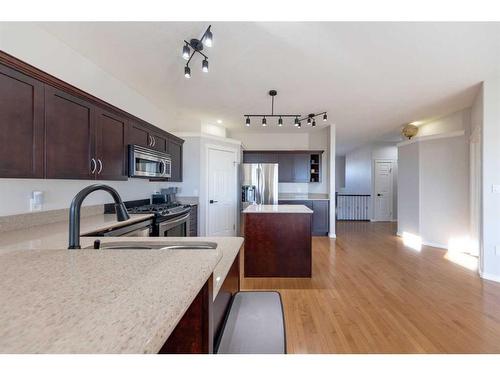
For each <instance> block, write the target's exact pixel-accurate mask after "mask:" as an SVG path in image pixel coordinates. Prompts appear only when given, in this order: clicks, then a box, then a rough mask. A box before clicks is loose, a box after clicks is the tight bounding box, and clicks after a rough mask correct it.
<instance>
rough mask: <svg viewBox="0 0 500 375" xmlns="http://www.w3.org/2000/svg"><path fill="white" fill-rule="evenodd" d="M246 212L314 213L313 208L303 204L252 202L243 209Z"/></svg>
mask: <svg viewBox="0 0 500 375" xmlns="http://www.w3.org/2000/svg"><path fill="white" fill-rule="evenodd" d="M243 213H244V214H268V213H277V214H312V213H313V210H311V209H310V208H307V207H306V206H304V205H302V204H251V205H250V206H248V207H247V208H245V209H244V210H243Z"/></svg>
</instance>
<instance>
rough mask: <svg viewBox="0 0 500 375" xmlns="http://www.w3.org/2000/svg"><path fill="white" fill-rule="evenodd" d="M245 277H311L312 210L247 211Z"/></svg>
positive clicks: (245, 218) (245, 216) (245, 217)
mask: <svg viewBox="0 0 500 375" xmlns="http://www.w3.org/2000/svg"><path fill="white" fill-rule="evenodd" d="M244 220H245V226H244V228H245V252H244V254H245V255H244V257H245V262H244V273H245V277H311V261H312V260H311V227H312V223H311V222H312V214H309V213H246V214H245V215H244Z"/></svg>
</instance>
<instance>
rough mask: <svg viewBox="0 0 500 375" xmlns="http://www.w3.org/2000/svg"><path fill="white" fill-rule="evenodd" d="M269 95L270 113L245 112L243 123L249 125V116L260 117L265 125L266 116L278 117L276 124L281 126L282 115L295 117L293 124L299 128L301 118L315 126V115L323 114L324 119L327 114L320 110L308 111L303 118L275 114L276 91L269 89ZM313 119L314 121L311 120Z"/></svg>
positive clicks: (283, 115)
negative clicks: (315, 111) (318, 111)
mask: <svg viewBox="0 0 500 375" xmlns="http://www.w3.org/2000/svg"><path fill="white" fill-rule="evenodd" d="M268 94H269V96H270V97H271V114H267V115H256V114H254V115H250V114H247V115H243V116H244V117H246V120H245V125H246V126H249V125H250V117H262V126H266V125H267V120H266V117H278V126H280V127H281V126H283V118H284V117H295V120H294V125H295V126H296V127H299V128H300V126H301V125H300V122H301V121H302V120H306V119H307V123H308V124H309V125H311V122H312V126H316V120H315V117H316V116H321V115H322V116H323V121H326V119H327V115H326V112H320V113H316V114H314V113H310V114H309V115H307V117H304V118H300V117H301V116H302V115H297V114H295V115H292V114H275V113H274V97H275V96H276V95H278V91H276V90H270V91H269V92H268ZM313 120H314V121H313Z"/></svg>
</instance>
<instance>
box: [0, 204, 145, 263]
mask: <svg viewBox="0 0 500 375" xmlns="http://www.w3.org/2000/svg"><path fill="white" fill-rule="evenodd" d="M151 217H153V215H152V214H144V215H142V214H140V215H130V220H127V221H121V222H119V221H117V220H116V215H115V214H99V215H92V216H87V217H82V218H81V223H80V225H81V227H80V233H81V234H82V235H85V234H86V233H92V232H95V231H100V230H105V229H108V228H118V227H121V226H124V225H129V224H132V223H136V222H139V221H143V220H147V219H148V218H151ZM68 233H69V218H68V219H66V220H64V221H59V222H56V223H50V224H43V225H37V226H33V227H30V228H27V229H18V230H11V231H7V232H3V233H0V254H1V253H4V252H8V251H12V250H35V249H38V250H39V249H63V248H65V247H67V246H68Z"/></svg>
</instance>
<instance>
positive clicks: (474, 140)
mask: <svg viewBox="0 0 500 375" xmlns="http://www.w3.org/2000/svg"><path fill="white" fill-rule="evenodd" d="M481 138H482V137H481V128H480V126H476V127H474V129H473V130H472V132H471V135H470V138H469V202H470V206H469V216H470V223H469V225H470V237H471V239H472V240H473V241H477V242H476V243H474V245H476V246H477V247H478V250H479V254H478V256H479V261H478V272H479V273H481V272H482V270H483V263H482V260H483V246H482V213H481V211H482V159H481V152H482V144H481Z"/></svg>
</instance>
